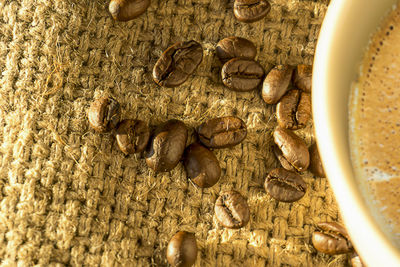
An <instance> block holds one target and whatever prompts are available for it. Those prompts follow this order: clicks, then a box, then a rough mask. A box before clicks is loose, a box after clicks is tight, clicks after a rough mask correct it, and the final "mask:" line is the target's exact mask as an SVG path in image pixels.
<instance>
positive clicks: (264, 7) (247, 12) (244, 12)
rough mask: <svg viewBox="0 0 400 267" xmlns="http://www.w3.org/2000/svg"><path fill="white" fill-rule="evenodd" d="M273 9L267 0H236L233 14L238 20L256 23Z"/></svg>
mask: <svg viewBox="0 0 400 267" xmlns="http://www.w3.org/2000/svg"><path fill="white" fill-rule="evenodd" d="M270 9H271V5H270V4H269V2H268V1H266V0H235V3H234V5H233V13H234V14H235V17H236V19H237V20H239V21H242V22H254V21H258V20H260V19H262V18H264V17H265V16H266V15H267V14H268V12H269V11H270Z"/></svg>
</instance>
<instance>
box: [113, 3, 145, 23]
mask: <svg viewBox="0 0 400 267" xmlns="http://www.w3.org/2000/svg"><path fill="white" fill-rule="evenodd" d="M149 5H150V0H111V1H110V4H109V5H108V10H109V12H110V13H111V16H112V17H113V18H114V19H115V20H118V21H128V20H131V19H134V18H136V17H138V16H140V15H141V14H143V13H144V12H145V11H146V10H147V8H148V7H149Z"/></svg>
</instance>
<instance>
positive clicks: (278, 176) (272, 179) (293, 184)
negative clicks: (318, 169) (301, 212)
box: [264, 168, 307, 202]
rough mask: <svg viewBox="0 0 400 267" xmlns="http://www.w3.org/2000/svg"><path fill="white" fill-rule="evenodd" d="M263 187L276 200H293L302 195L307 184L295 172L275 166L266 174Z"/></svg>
mask: <svg viewBox="0 0 400 267" xmlns="http://www.w3.org/2000/svg"><path fill="white" fill-rule="evenodd" d="M264 188H265V191H267V192H268V193H269V194H270V195H271V196H272V197H273V198H275V199H276V200H278V201H282V202H294V201H297V200H299V199H300V198H302V197H303V196H304V194H305V193H306V188H307V184H306V183H305V182H304V180H303V179H302V178H301V176H300V175H298V174H297V173H295V172H291V171H287V170H285V169H282V168H277V169H273V170H272V171H270V173H269V174H268V176H267V178H266V179H265V183H264Z"/></svg>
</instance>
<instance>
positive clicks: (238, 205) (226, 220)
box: [215, 191, 250, 229]
mask: <svg viewBox="0 0 400 267" xmlns="http://www.w3.org/2000/svg"><path fill="white" fill-rule="evenodd" d="M215 216H216V218H217V220H218V221H219V222H220V223H221V225H222V226H224V227H226V228H231V229H238V228H241V227H244V226H245V225H246V224H247V223H248V222H249V220H250V209H249V205H247V200H246V199H245V198H244V197H243V196H242V195H241V194H240V193H238V192H236V191H226V192H222V193H221V194H220V196H219V197H218V199H217V201H216V202H215Z"/></svg>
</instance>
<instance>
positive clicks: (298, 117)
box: [276, 90, 311, 130]
mask: <svg viewBox="0 0 400 267" xmlns="http://www.w3.org/2000/svg"><path fill="white" fill-rule="evenodd" d="M310 117H311V97H310V94H308V93H304V92H302V91H300V90H290V91H289V92H287V93H286V94H285V95H284V96H283V97H282V98H281V100H280V101H279V103H278V105H277V106H276V118H277V120H278V124H279V126H281V127H283V128H287V129H293V130H296V129H300V128H304V127H305V126H306V124H307V122H308V120H309V119H310Z"/></svg>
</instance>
